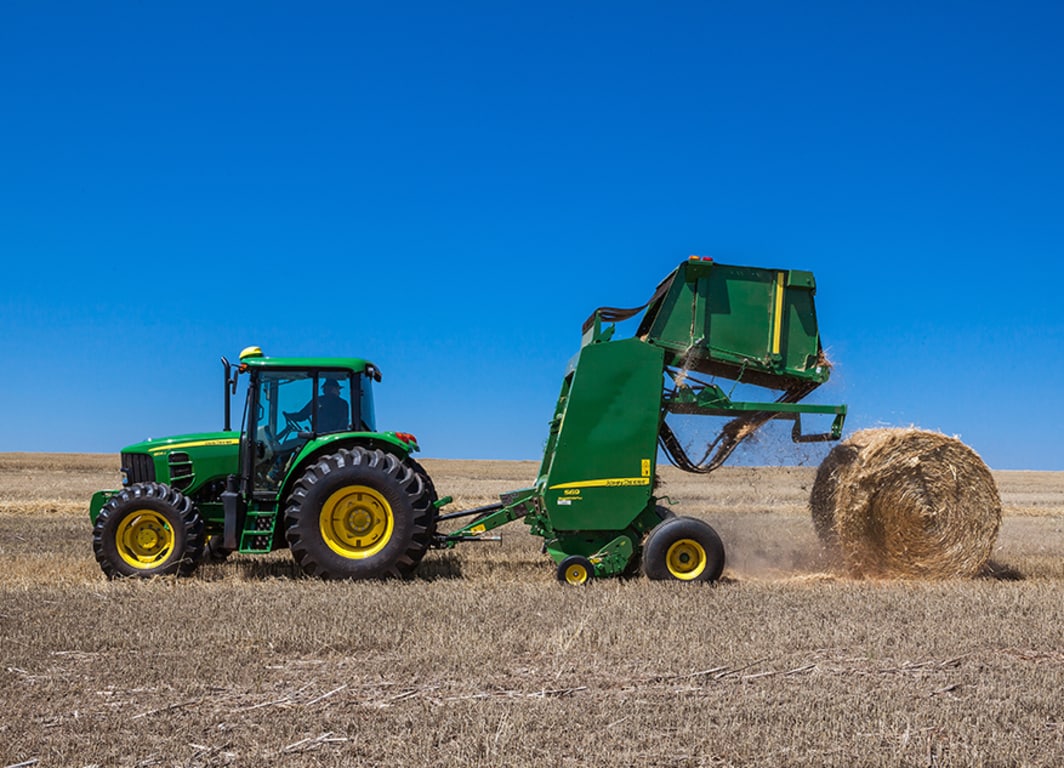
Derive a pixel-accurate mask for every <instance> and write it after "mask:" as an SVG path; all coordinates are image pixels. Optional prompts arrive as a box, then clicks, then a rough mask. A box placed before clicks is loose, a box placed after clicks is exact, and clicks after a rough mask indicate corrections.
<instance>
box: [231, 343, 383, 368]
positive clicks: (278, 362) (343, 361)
mask: <svg viewBox="0 0 1064 768" xmlns="http://www.w3.org/2000/svg"><path fill="white" fill-rule="evenodd" d="M240 363H241V365H246V366H247V367H248V368H301V369H305V368H332V369H344V370H348V371H352V372H354V373H365V372H366V371H367V369H368V370H369V371H370V372H373V371H374V370H376V366H375V365H373V363H371V362H369V361H368V360H365V359H363V358H361V357H266V355H264V354H262V350H261V349H260V348H259V347H248V348H247V349H245V350H244V351H243V352H241V353H240Z"/></svg>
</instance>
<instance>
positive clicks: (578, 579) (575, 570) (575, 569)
mask: <svg viewBox="0 0 1064 768" xmlns="http://www.w3.org/2000/svg"><path fill="white" fill-rule="evenodd" d="M557 576H558V581H560V582H561V583H562V584H566V585H568V586H571V587H583V586H586V585H587V584H589V583H590V582H591V580H592V579H594V578H595V566H593V565H592V564H591V561H590V560H588V559H587V558H586V557H584V556H583V555H569V556H568V557H567V558H565V559H564V560H562V561H561V562H560V563H558V572H557Z"/></svg>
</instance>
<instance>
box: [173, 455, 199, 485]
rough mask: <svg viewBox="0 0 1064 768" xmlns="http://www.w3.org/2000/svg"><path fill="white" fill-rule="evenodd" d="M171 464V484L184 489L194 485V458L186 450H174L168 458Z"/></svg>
mask: <svg viewBox="0 0 1064 768" xmlns="http://www.w3.org/2000/svg"><path fill="white" fill-rule="evenodd" d="M167 462H168V463H169V465H170V485H172V486H174V488H177V489H178V490H179V491H183V490H185V489H186V488H188V487H189V486H190V485H192V481H193V480H194V479H195V478H196V473H195V471H194V470H193V468H192V459H191V458H190V457H189V455H188V454H187V453H185V452H184V451H174V452H173V453H171V454H170V458H168V459H167Z"/></svg>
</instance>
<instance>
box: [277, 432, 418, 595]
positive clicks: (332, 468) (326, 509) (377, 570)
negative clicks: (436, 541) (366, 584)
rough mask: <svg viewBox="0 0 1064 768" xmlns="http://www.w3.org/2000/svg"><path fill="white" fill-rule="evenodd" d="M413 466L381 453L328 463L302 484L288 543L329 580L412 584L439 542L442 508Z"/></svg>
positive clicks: (306, 567) (313, 572)
mask: <svg viewBox="0 0 1064 768" xmlns="http://www.w3.org/2000/svg"><path fill="white" fill-rule="evenodd" d="M430 497H431V492H429V491H426V489H425V482H424V479H423V477H422V475H421V474H419V473H418V472H417V471H416V470H415V469H414V468H413V467H411V466H410V465H409V464H408V463H407V462H405V461H403V460H402V459H400V458H398V457H397V456H395V455H393V454H391V453H387V452H385V451H382V450H380V449H375V448H365V447H361V446H356V447H353V448H344V449H341V450H339V451H337V452H336V453H333V454H329V455H327V456H324V457H322V458H321V459H319V460H318V461H317V462H315V463H314V464H312V465H311V466H309V467H308V468H307V469H306V470H305V471H304V472H303V474H302V475H301V476H300V477H299V479H298V480H297V481H296V483H295V485H294V487H293V490H292V493H291V495H290V496H289V497H288V505H287V508H286V509H285V538H286V539H287V541H288V546H289V549H291V550H292V556H293V557H294V558H295V561H296V563H298V564H299V566H300V567H301V568H302V569H303V572H304V573H306V574H307V575H309V576H317V577H319V578H323V579H383V578H389V577H397V578H408V577H410V576H411V575H413V573H414V569H415V568H416V567H417V564H418V562H419V561H420V560H421V558H422V557H423V556H424V554H425V550H426V549H427V548H428V545H429V543H430V542H431V539H432V537H431V534H430V533H429V531H430V530H432V529H433V527H434V524H435V515H436V508H435V507H434V506H432V503H431V498H430Z"/></svg>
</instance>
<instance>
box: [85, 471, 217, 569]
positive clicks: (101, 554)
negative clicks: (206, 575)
mask: <svg viewBox="0 0 1064 768" xmlns="http://www.w3.org/2000/svg"><path fill="white" fill-rule="evenodd" d="M145 504H147V505H148V506H149V507H156V508H159V507H162V508H164V509H165V508H169V509H170V510H172V512H173V514H174V515H175V516H176V518H177V521H178V522H179V524H180V535H178V539H179V541H180V542H182V543H183V545H184V546H183V547H182V548H181V551H176V550H175V553H174V556H173V557H171V558H170V560H168V561H167V562H165V563H164V564H163V565H162V566H160V567H158V568H153V569H151V570H145V571H139V570H135V569H132V568H130V567H129V566H128V565H126V564H125V563H123V562H122V560H121V558H120V557H118V556H117V552H112V551H111V550H112V549H113V541H112V540H111V539H112V538H113V535H114V534H113V531H112V528H113V526H115V525H118V522H119V521H120V520H121V517H122V515H123V514H124V513H125V511H127V510H131V509H135V508H138V507H141V506H143V505H145ZM160 511H161V510H160ZM112 521H113V522H112ZM175 533H177V531H176V530H175ZM203 547H204V537H203V519H202V518H201V517H200V514H199V511H198V510H197V509H196V507H195V506H194V505H193V503H192V500H191V499H190V498H188V497H187V496H185V495H184V494H183V493H181V492H180V491H178V490H176V489H174V488H171V487H170V486H169V485H165V484H163V483H136V484H134V485H131V486H129V487H128V488H123V489H122V490H121V491H120V492H119V493H118V494H117V495H115V496H114V497H113V498H111V499H110V500H109V501H108V502H107V503H106V504H104V505H103V508H102V509H101V510H100V514H99V516H97V518H96V524H95V525H94V526H93V529H92V549H93V553H94V554H95V555H96V562H98V563H99V564H100V568H101V569H102V570H103V572H104V573H105V574H106V575H107V577H108V578H109V579H116V578H126V577H141V578H149V577H151V576H161V575H168V574H177V575H178V576H188V575H189V574H191V573H192V572H193V571H195V570H196V566H198V565H199V562H200V559H201V558H202V556H203Z"/></svg>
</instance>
